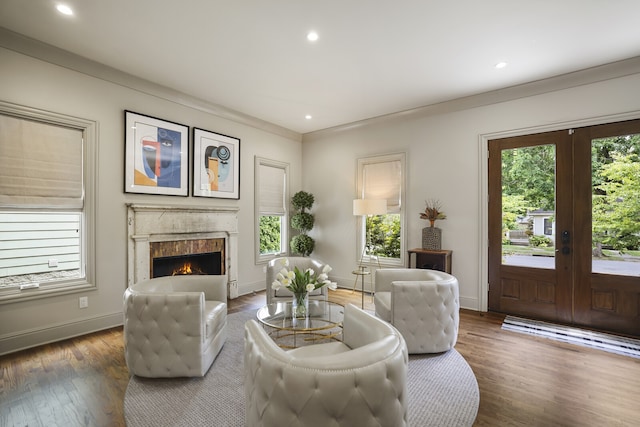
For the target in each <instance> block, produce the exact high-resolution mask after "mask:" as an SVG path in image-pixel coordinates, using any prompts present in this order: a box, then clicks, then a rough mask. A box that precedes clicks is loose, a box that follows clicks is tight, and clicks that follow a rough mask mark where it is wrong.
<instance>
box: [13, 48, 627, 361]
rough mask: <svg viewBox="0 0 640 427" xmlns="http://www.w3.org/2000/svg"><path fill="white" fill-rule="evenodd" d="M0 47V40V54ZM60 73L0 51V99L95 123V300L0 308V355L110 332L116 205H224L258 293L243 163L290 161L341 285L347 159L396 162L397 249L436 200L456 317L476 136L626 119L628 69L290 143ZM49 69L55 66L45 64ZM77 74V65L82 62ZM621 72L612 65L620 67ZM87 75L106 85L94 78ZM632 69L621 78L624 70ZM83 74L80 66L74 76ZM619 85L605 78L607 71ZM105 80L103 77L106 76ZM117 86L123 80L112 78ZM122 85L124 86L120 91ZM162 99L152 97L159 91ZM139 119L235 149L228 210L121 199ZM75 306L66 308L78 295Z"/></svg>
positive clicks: (474, 254)
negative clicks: (402, 206) (231, 143)
mask: <svg viewBox="0 0 640 427" xmlns="http://www.w3.org/2000/svg"><path fill="white" fill-rule="evenodd" d="M0 45H2V43H0ZM36 51H37V52H38V54H36V55H35V56H37V57H46V58H47V60H48V61H52V58H53V62H56V63H64V62H69V63H71V64H72V65H70V66H69V67H62V66H58V65H52V64H51V63H50V62H44V61H42V60H39V59H35V58H33V57H32V56H26V55H24V54H21V53H16V52H15V51H14V50H9V49H6V48H3V47H0V64H1V66H0V99H1V100H2V101H5V102H11V103H15V104H20V105H24V106H28V107H33V108H38V109H44V110H49V111H53V112H57V113H61V114H68V115H73V116H79V117H82V118H86V119H90V120H95V121H97V122H98V123H99V162H98V163H99V164H98V168H97V170H96V171H94V172H95V173H97V186H98V198H97V208H98V212H97V222H98V228H97V236H96V241H97V247H96V252H97V266H96V270H97V285H98V289H97V290H96V291H93V292H88V293H83V294H71V295H66V296H58V297H53V298H46V299H40V300H35V301H29V302H22V303H11V304H4V305H0V354H2V353H6V352H9V351H13V350H16V349H20V348H25V347H29V346H33V345H37V344H39V343H44V342H48V341H53V340H57V339H60V338H64V337H68V336H72V335H79V334H83V333H87V332H90V331H93V330H97V329H102V328H105V327H108V326H111V325H117V324H120V323H121V321H122V293H123V292H124V288H125V286H126V281H127V271H126V256H127V254H126V247H127V245H126V243H127V242H126V221H125V219H126V208H125V204H126V203H154V204H159V203H167V204H176V203H177V204H191V205H202V204H204V205H211V206H215V205H220V206H229V205H233V206H238V207H239V209H240V211H239V254H240V265H239V266H238V285H239V290H240V293H246V292H250V291H251V290H253V289H263V288H264V273H263V270H262V266H258V265H256V264H255V262H254V256H253V253H254V236H253V235H254V232H253V230H254V204H253V196H254V191H253V188H254V176H253V159H254V156H261V157H266V158H271V159H275V160H279V161H285V162H289V163H290V164H291V170H290V172H291V181H290V182H291V194H293V193H294V192H295V191H297V190H299V189H304V190H306V191H310V192H311V193H313V194H314V196H315V198H316V205H315V206H314V208H313V212H314V213H315V215H316V226H315V227H314V230H312V232H311V235H313V237H315V238H316V251H315V253H314V256H316V257H318V258H320V259H322V260H324V261H325V262H328V263H329V264H331V265H332V266H333V268H334V271H333V273H332V279H334V280H337V281H338V282H339V284H340V285H341V286H344V287H348V288H351V286H353V276H352V275H351V271H352V270H353V268H354V267H355V265H356V260H357V258H358V254H356V248H355V219H354V217H353V215H352V212H351V207H352V199H353V198H354V195H355V178H356V172H355V168H356V159H357V158H359V157H365V156H371V155H376V154H385V153H392V152H398V151H404V152H406V153H407V155H408V156H407V172H408V179H407V197H406V200H405V203H406V208H407V220H408V224H407V226H406V227H405V230H406V233H407V236H408V246H409V247H418V246H420V241H421V234H420V233H421V232H420V230H421V229H422V227H424V226H425V223H424V221H422V220H420V219H419V215H418V214H419V212H421V211H422V210H423V208H424V200H425V199H427V198H429V199H430V198H436V199H439V200H440V201H441V202H442V204H443V207H444V210H445V212H446V213H447V220H445V221H440V222H438V226H439V227H441V228H442V229H443V246H444V247H445V248H448V249H451V250H453V273H454V274H455V275H456V276H457V277H458V279H459V281H460V285H461V302H462V305H463V307H467V308H471V309H483V308H484V307H486V303H485V302H484V299H486V267H485V266H486V254H485V248H486V237H485V233H486V227H485V223H486V218H484V206H486V196H485V195H484V193H485V191H484V189H483V185H486V182H485V175H486V171H485V170H484V169H483V168H484V164H485V158H484V156H485V154H484V152H483V148H486V139H487V137H488V135H491V134H496V135H500V134H503V133H525V132H529V131H535V130H540V129H542V130H548V129H549V128H561V127H564V126H569V125H579V124H592V123H598V122H601V121H603V120H608V119H609V117H608V116H613V117H617V118H631V117H640V96H639V95H640V64H639V61H635V62H633V63H631V64H626V65H625V66H623V67H622V68H614V69H610V68H607V69H606V70H601V71H602V75H600V74H599V72H600V71H598V70H596V72H589V73H586V74H584V73H582V74H581V73H578V74H576V75H573V76H565V77H563V78H561V79H555V80H552V81H549V82H545V83H536V84H534V85H527V86H525V87H521V88H517V89H515V90H506V91H500V92H496V93H492V94H485V95H483V96H479V97H473V98H470V99H466V100H461V101H455V102H451V103H447V104H443V105H439V106H433V107H427V108H424V109H419V110H415V111H412V112H408V113H404V114H399V115H393V116H391V117H387V118H382V119H376V120H370V121H366V122H365V123H360V124H356V125H352V126H345V127H344V128H338V129H333V130H327V131H323V132H318V133H315V134H308V135H305V136H304V137H303V141H304V142H303V143H302V144H301V143H300V141H299V139H300V138H299V137H297V136H296V135H291V134H288V133H287V132H279V131H277V130H275V131H271V130H270V128H269V126H266V127H265V126H262V125H260V124H259V123H258V124H257V125H256V126H253V125H251V124H247V122H246V121H242V120H240V121H237V120H232V119H229V118H226V117H227V116H225V115H224V114H222V115H220V114H217V113H216V112H215V111H213V112H212V111H211V110H215V108H213V109H207V108H199V107H198V106H197V105H196V106H195V107H194V105H192V104H191V103H189V102H186V103H185V102H184V100H182V99H181V100H180V101H178V100H179V99H180V97H178V96H175V95H174V96H173V97H172V96H171V95H169V96H157V93H155V92H154V90H148V87H147V86H145V85H139V83H140V82H137V81H132V84H123V83H122V82H120V83H112V82H111V81H113V80H110V79H105V78H96V77H90V76H89V75H87V74H84V73H80V72H77V71H72V70H71V69H69V68H73V69H78V68H77V67H75V66H74V65H75V61H73V60H72V61H67V59H68V58H64V57H63V58H62V59H60V58H57V57H56V55H55V54H51V53H49V52H45V53H46V54H40V49H36ZM58 59H60V60H58ZM85 65H86V64H85ZM625 67H626V68H625ZM85 68H88V69H89V70H90V71H91V70H97V71H98V72H97V74H96V73H91V74H94V75H102V74H103V72H104V74H106V75H109V70H106V71H105V70H102V69H100V67H97V68H96V65H95V64H89V66H88V67H85ZM630 68H631V69H632V70H631V71H629V69H630ZM83 69H84V68H83ZM616 73H617V75H618V76H622V77H611V76H610V74H616ZM116 80H117V79H116ZM124 81H125V83H126V81H127V79H124ZM132 88H135V89H132ZM158 93H160V94H161V95H163V92H162V91H159V92H158ZM125 109H128V110H132V111H135V112H139V113H142V114H147V115H151V116H156V117H159V118H163V119H167V120H172V121H176V122H179V123H183V124H186V125H188V126H191V127H193V126H197V127H200V128H203V129H208V130H211V131H215V132H220V133H223V134H228V135H232V136H234V137H237V138H240V139H241V141H242V142H241V151H242V153H241V164H242V166H241V198H240V200H239V201H228V200H217V199H204V198H192V197H189V198H181V197H166V196H151V195H138V194H125V193H124V192H123V173H124V172H123V159H124V140H123V135H124V127H123V121H124V113H123V110H125ZM79 296H88V297H89V308H87V309H79V308H78V297H79Z"/></svg>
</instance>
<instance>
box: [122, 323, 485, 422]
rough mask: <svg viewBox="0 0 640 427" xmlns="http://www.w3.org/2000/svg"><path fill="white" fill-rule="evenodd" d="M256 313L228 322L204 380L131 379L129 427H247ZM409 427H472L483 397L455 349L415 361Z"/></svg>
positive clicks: (411, 371)
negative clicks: (251, 324) (249, 330)
mask: <svg viewBox="0 0 640 427" xmlns="http://www.w3.org/2000/svg"><path fill="white" fill-rule="evenodd" d="M254 317H255V313H253V312H241V313H234V314H231V315H229V316H228V320H227V327H228V335H229V337H228V338H227V342H226V343H225V345H224V347H223V348H222V351H221V352H220V354H219V355H218V357H217V358H216V360H215V361H214V362H213V365H212V366H211V369H209V372H208V373H207V374H206V375H205V376H204V377H203V378H172V379H149V378H139V377H135V376H134V377H132V378H131V379H130V380H129V385H128V386H127V391H126V393H125V397H124V416H125V421H126V423H127V426H129V427H146V426H149V427H159V426H172V427H173V426H176V427H177V426H190V427H193V426H216V427H244V389H243V385H242V381H243V376H244V374H243V350H244V324H245V322H246V321H247V320H249V319H251V318H254ZM408 391H409V402H408V404H409V425H410V426H411V427H421V426H425V427H426V426H434V427H435V426H438V427H445V426H456V427H458V426H471V425H472V424H473V422H474V420H475V418H476V415H477V412H478V405H479V403H480V393H479V391H478V383H477V381H476V378H475V375H474V374H473V371H472V370H471V368H470V367H469V365H468V364H467V362H466V360H464V358H463V357H462V356H461V355H460V353H458V352H457V351H456V350H455V349H453V350H450V351H448V352H446V353H440V354H434V355H412V356H410V357H409V371H408Z"/></svg>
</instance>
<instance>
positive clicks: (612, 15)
mask: <svg viewBox="0 0 640 427" xmlns="http://www.w3.org/2000/svg"><path fill="white" fill-rule="evenodd" d="M58 3H65V4H68V5H69V6H71V7H72V8H73V9H74V11H75V14H74V15H73V16H71V17H69V16H64V15H61V14H60V13H58V12H57V11H56V10H55V5H56V4H58ZM639 17H640V1H639V0H614V1H612V0H562V1H558V0H485V1H478V0H458V1H453V0H395V1H390V0H375V1H374V0H316V1H309V0H227V1H223V0H183V1H177V0H60V1H56V0H0V26H2V27H5V28H6V29H9V30H11V31H14V32H17V33H20V34H23V35H25V36H28V37H30V38H33V39H36V40H39V41H42V42H45V43H48V44H51V45H54V46H56V47H58V48H61V49H64V50H67V51H70V52H73V53H75V54H77V55H80V56H82V57H85V58H88V59H91V60H93V61H97V62H100V63H103V64H107V65H109V66H110V67H113V68H116V69H118V70H121V71H124V72H126V73H129V74H132V75H134V76H138V77H141V78H144V79H146V80H149V81H152V82H154V83H157V84H160V85H163V86H167V87H169V88H172V89H175V90H178V91H180V92H183V93H185V94H188V95H190V96H193V97H196V98H199V99H201V100H204V101H207V102H209V103H213V104H215V105H221V106H224V107H226V108H230V109H232V110H235V111H238V112H241V113H244V114H247V115H250V116H253V117H256V118H259V119H261V120H265V121H267V122H271V123H274V124H277V125H279V126H282V127H284V128H287V129H290V130H293V131H295V132H298V133H301V134H304V133H308V132H312V131H315V130H320V129H326V128H330V127H334V126H338V125H342V124H346V123H351V122H355V121H359V120H363V119H367V118H372V117H376V116H381V115H385V114H390V113H394V112H399V111H405V110H409V109H412V108H417V107H421V106H426V105H431V104H435V103H439V102H443V101H448V100H452V99H457V98H461V97H465V96H469V95H474V94H479V93H484V92H488V91H493V90H496V89H501V88H505V87H509V86H514V85H518V84H522V83H527V82H531V81H537V80H541V79H545V78H549V77H552V76H556V75H561V74H565V73H569V72H573V71H577V70H581V69H586V68H590V67H594V66H598V65H602V64H607V63H611V62H614V61H619V60H623V59H627V58H632V57H637V56H640V25H638V18H639ZM310 30H315V31H317V32H318V34H319V37H320V38H319V40H318V41H316V42H315V43H310V42H308V41H307V39H306V34H307V32H308V31H310ZM500 61H507V62H508V64H509V65H508V66H507V67H506V68H504V69H500V70H497V69H495V68H494V65H495V64H496V63H497V62H500ZM307 114H310V115H312V116H313V118H312V119H310V120H307V119H305V115H307Z"/></svg>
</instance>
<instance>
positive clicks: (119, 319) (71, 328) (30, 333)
mask: <svg viewBox="0 0 640 427" xmlns="http://www.w3.org/2000/svg"><path fill="white" fill-rule="evenodd" d="M123 320H124V318H123V315H122V312H121V311H119V312H116V313H111V314H106V315H102V316H95V317H85V318H82V319H78V320H75V321H73V322H69V323H58V324H53V325H50V326H49V327H46V328H41V327H37V328H32V329H27V330H24V331H19V332H15V333H11V334H5V335H3V336H0V356H2V355H4V354H9V353H13V352H16V351H20V350H25V349H28V348H32V347H39V346H41V345H45V344H49V343H52V342H56V341H61V340H65V339H69V338H74V337H77V336H81V335H88V334H90V333H93V332H97V331H102V330H104V329H110V328H113V327H116V326H122V324H123Z"/></svg>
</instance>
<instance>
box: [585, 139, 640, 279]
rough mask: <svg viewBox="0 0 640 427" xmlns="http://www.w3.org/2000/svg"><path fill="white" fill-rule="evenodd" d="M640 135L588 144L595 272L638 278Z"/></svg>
mask: <svg viewBox="0 0 640 427" xmlns="http://www.w3.org/2000/svg"><path fill="white" fill-rule="evenodd" d="M639 156H640V134H634V135H624V136H617V137H610V138H601V139H594V140H592V141H591V170H592V174H591V177H592V178H591V183H592V208H591V209H592V223H591V230H592V246H593V250H592V254H593V256H592V261H591V271H592V272H594V273H606V274H615V275H621V276H639V275H640V158H639Z"/></svg>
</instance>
